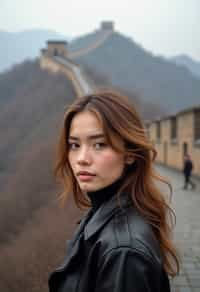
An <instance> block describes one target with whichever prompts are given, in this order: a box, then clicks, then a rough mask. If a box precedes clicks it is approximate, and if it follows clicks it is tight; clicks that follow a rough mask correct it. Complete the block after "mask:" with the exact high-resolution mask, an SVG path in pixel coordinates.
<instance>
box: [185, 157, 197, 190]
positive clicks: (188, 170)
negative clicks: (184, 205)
mask: <svg viewBox="0 0 200 292" xmlns="http://www.w3.org/2000/svg"><path fill="white" fill-rule="evenodd" d="M192 169H193V163H192V161H191V160H190V159H189V158H187V159H185V161H184V168H183V173H184V178H185V183H184V187H183V188H184V189H185V190H186V189H187V188H188V185H189V184H190V185H191V187H192V188H193V189H194V188H195V183H194V182H192V180H191V174H192Z"/></svg>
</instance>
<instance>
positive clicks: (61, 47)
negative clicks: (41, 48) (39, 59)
mask: <svg viewBox="0 0 200 292" xmlns="http://www.w3.org/2000/svg"><path fill="white" fill-rule="evenodd" d="M47 45H48V46H47V50H48V52H49V53H50V54H51V55H52V56H63V57H66V55H67V42H66V41H57V40H55V41H54V40H51V41H48V42H47Z"/></svg>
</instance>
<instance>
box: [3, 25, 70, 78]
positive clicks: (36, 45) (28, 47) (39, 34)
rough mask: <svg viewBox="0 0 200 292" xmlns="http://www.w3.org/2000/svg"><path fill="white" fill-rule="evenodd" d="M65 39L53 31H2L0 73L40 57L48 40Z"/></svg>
mask: <svg viewBox="0 0 200 292" xmlns="http://www.w3.org/2000/svg"><path fill="white" fill-rule="evenodd" d="M65 38H66V36H63V35H60V34H58V33H56V32H55V31H51V30H41V29H35V30H26V31H21V32H16V33H13V32H6V31H1V30H0V44H1V52H0V72H2V71H4V70H6V69H9V68H10V67H11V66H12V65H14V64H16V63H20V62H22V61H24V60H25V59H33V58H36V57H38V56H39V55H40V49H41V48H42V47H43V46H44V44H45V42H46V41H47V40H48V39H58V40H59V39H65ZM67 39H68V38H67Z"/></svg>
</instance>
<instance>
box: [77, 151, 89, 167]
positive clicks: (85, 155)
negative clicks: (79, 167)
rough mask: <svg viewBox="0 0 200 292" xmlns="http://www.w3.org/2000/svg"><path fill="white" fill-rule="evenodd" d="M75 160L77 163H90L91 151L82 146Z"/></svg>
mask: <svg viewBox="0 0 200 292" xmlns="http://www.w3.org/2000/svg"><path fill="white" fill-rule="evenodd" d="M77 155H78V156H77V162H78V163H79V164H90V163H91V153H90V151H89V149H86V148H83V149H81V150H80V151H79V154H77Z"/></svg>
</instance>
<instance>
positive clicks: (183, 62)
mask: <svg viewBox="0 0 200 292" xmlns="http://www.w3.org/2000/svg"><path fill="white" fill-rule="evenodd" d="M169 60H171V61H172V62H174V63H175V64H177V65H180V66H184V67H186V68H188V69H189V70H190V72H192V73H193V74H194V75H195V76H197V77H198V78H200V62H198V61H195V60H193V59H192V58H191V57H189V56H187V55H178V56H174V57H173V58H171V59H169Z"/></svg>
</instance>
